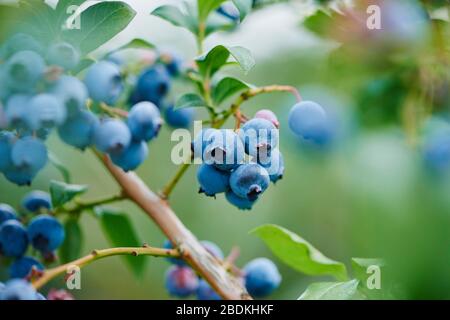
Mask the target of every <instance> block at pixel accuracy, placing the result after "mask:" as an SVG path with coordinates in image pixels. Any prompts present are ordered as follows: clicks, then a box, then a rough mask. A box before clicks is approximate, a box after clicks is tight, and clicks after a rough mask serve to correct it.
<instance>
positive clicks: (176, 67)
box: [159, 52, 183, 77]
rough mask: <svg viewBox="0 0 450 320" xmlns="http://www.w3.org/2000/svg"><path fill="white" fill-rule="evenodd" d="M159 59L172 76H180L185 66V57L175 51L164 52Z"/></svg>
mask: <svg viewBox="0 0 450 320" xmlns="http://www.w3.org/2000/svg"><path fill="white" fill-rule="evenodd" d="M159 60H160V61H161V62H162V63H163V64H164V66H165V67H166V70H167V72H168V73H169V74H170V75H171V76H172V77H176V76H178V75H179V74H180V73H181V71H182V68H183V59H182V58H181V57H180V56H179V55H178V54H176V53H174V52H170V53H168V52H164V53H162V54H161V55H160V57H159Z"/></svg>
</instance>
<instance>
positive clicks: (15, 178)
mask: <svg viewBox="0 0 450 320" xmlns="http://www.w3.org/2000/svg"><path fill="white" fill-rule="evenodd" d="M3 174H4V175H5V178H6V179H8V180H9V181H11V182H12V183H15V184H17V185H19V186H29V185H30V184H31V181H33V179H34V177H35V176H36V174H37V171H36V170H34V169H33V168H30V167H21V168H19V167H15V166H10V167H9V168H8V169H6V170H5V171H4V172H3Z"/></svg>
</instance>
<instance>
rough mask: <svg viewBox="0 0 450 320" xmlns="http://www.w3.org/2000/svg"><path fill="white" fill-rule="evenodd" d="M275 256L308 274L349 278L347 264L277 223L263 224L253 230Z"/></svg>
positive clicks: (342, 278) (340, 278)
mask: <svg viewBox="0 0 450 320" xmlns="http://www.w3.org/2000/svg"><path fill="white" fill-rule="evenodd" d="M251 233H252V234H255V235H256V236H258V237H259V238H261V239H262V240H263V241H264V242H265V243H266V245H267V246H268V247H269V248H270V250H271V251H272V252H273V254H274V255H275V256H277V257H278V258H279V259H281V261H283V262H284V263H286V264H287V265H288V266H290V267H291V268H293V269H294V270H297V271H300V272H303V273H305V274H308V275H312V276H318V275H332V276H334V277H335V278H336V279H338V280H341V281H342V280H347V271H346V268H345V265H344V264H343V263H341V262H338V261H334V260H331V259H330V258H327V257H326V256H324V255H323V254H322V253H321V252H320V251H318V250H317V249H316V248H314V247H313V246H312V245H311V244H310V243H309V242H307V241H306V240H304V239H303V238H301V237H300V236H298V235H297V234H295V233H293V232H291V231H289V230H287V229H285V228H282V227H280V226H277V225H271V224H268V225H263V226H260V227H258V228H256V229H254V230H253V231H251Z"/></svg>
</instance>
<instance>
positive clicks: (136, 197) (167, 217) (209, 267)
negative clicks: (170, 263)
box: [97, 153, 251, 300]
mask: <svg viewBox="0 0 450 320" xmlns="http://www.w3.org/2000/svg"><path fill="white" fill-rule="evenodd" d="M97 156H98V157H99V158H100V159H101V160H102V161H103V163H104V165H105V167H106V168H107V169H108V170H109V172H110V173H111V175H112V176H113V178H114V179H115V180H116V181H117V183H118V184H119V185H120V186H121V187H122V190H123V192H124V193H125V194H126V196H127V197H128V199H129V200H131V201H133V202H134V203H135V204H136V205H137V206H139V207H140V208H141V209H142V210H143V211H144V212H145V213H146V214H147V215H148V216H149V217H150V218H151V219H152V220H153V221H154V222H155V223H156V224H157V225H158V226H159V228H160V229H161V230H162V231H163V233H164V234H165V235H166V236H167V238H168V239H169V240H170V241H171V242H172V243H173V245H174V247H176V248H178V249H179V250H180V252H181V253H182V258H183V259H184V260H186V261H187V262H188V263H189V264H190V265H191V267H192V268H193V269H194V270H195V271H196V272H197V273H198V274H199V275H201V276H202V277H203V278H204V279H205V280H206V281H207V282H208V283H209V284H210V285H211V287H213V288H214V290H216V292H217V293H219V294H220V296H222V298H224V299H230V300H241V299H251V297H250V296H249V294H248V293H247V291H246V290H245V288H244V287H243V285H242V283H241V281H239V279H237V278H236V277H235V276H233V275H231V274H229V273H228V272H227V270H226V268H224V266H223V265H222V264H221V263H220V261H219V260H217V259H216V258H214V257H213V256H212V255H211V254H210V253H209V252H208V251H206V249H205V248H204V247H203V246H202V245H201V243H200V242H199V241H198V240H197V239H196V238H195V236H194V235H193V234H192V233H191V232H190V231H189V230H188V229H187V228H186V227H185V226H184V225H183V223H182V222H181V221H180V219H178V217H177V215H176V214H175V213H174V212H173V211H172V209H171V208H170V207H169V206H168V205H167V202H166V201H165V200H163V199H161V198H160V197H159V196H158V195H157V194H155V193H154V192H153V191H151V190H150V189H149V188H148V187H147V186H146V185H145V183H144V182H143V181H142V180H141V179H140V178H139V177H138V176H137V175H136V174H135V173H134V172H129V173H125V172H124V171H123V170H121V169H120V168H118V167H116V166H115V165H114V164H113V163H112V162H111V160H110V159H109V157H108V156H103V155H101V154H99V153H97Z"/></svg>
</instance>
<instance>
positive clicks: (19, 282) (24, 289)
mask: <svg viewBox="0 0 450 320" xmlns="http://www.w3.org/2000/svg"><path fill="white" fill-rule="evenodd" d="M0 300H37V292H36V290H35V289H34V288H33V286H32V285H31V283H29V282H28V281H26V280H23V279H13V280H9V281H8V282H7V283H6V284H5V288H4V289H3V290H2V291H1V292H0Z"/></svg>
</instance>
